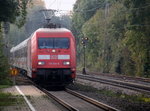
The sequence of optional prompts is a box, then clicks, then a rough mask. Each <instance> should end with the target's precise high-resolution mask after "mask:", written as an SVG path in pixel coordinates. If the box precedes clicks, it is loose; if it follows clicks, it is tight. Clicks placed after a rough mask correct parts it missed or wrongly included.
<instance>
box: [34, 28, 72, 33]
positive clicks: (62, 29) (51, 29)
mask: <svg viewBox="0 0 150 111" xmlns="http://www.w3.org/2000/svg"><path fill="white" fill-rule="evenodd" d="M36 32H39V33H40V32H41V33H42V32H44V33H55V32H56V33H64V32H69V33H70V32H71V31H70V30H68V29H66V28H39V29H38V30H36Z"/></svg>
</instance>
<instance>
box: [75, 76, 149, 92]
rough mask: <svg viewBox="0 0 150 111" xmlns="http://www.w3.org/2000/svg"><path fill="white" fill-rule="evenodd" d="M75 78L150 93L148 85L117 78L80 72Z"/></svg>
mask: <svg viewBox="0 0 150 111" xmlns="http://www.w3.org/2000/svg"><path fill="white" fill-rule="evenodd" d="M77 78H79V79H84V80H89V81H94V82H99V83H103V84H108V85H112V86H117V87H121V88H127V89H131V90H135V91H139V92H142V93H146V94H148V95H150V86H149V85H144V84H137V83H132V82H125V81H119V80H112V79H106V78H97V77H93V76H90V75H82V74H78V75H77Z"/></svg>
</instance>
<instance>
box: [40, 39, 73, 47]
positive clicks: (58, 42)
mask: <svg viewBox="0 0 150 111" xmlns="http://www.w3.org/2000/svg"><path fill="white" fill-rule="evenodd" d="M69 46H70V41H69V38H39V39H38V47H39V49H43V48H54V49H56V48H58V49H59V48H60V49H68V48H69Z"/></svg>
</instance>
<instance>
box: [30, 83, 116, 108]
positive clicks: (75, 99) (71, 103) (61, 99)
mask: <svg viewBox="0 0 150 111" xmlns="http://www.w3.org/2000/svg"><path fill="white" fill-rule="evenodd" d="M32 84H33V85H34V86H36V87H37V88H38V89H40V90H41V91H42V92H44V93H45V94H46V95H47V96H48V97H50V98H52V99H54V100H55V101H56V102H58V103H59V104H61V105H62V106H64V107H65V108H66V109H68V110H69V111H119V110H118V109H116V108H113V107H111V106H108V105H106V104H104V103H101V102H99V101H97V100H94V99H92V98H89V97H87V96H84V95H82V94H80V93H77V92H75V91H72V90H70V89H65V90H63V91H48V90H47V89H45V88H42V87H40V86H39V85H37V84H35V83H34V82H32Z"/></svg>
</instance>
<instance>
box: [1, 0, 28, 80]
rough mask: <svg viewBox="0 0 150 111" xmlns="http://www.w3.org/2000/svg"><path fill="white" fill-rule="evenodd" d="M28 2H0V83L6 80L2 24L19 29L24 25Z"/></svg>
mask: <svg viewBox="0 0 150 111" xmlns="http://www.w3.org/2000/svg"><path fill="white" fill-rule="evenodd" d="M28 2H29V0H0V59H1V60H0V82H1V81H2V80H5V78H7V74H8V63H7V59H6V57H5V56H4V54H3V48H4V43H2V42H3V36H2V35H4V30H5V29H4V28H2V27H3V26H2V22H3V23H4V22H10V23H15V22H16V24H17V25H18V27H21V26H22V25H23V24H24V23H25V18H26V14H27V13H26V7H27V4H28Z"/></svg>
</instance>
